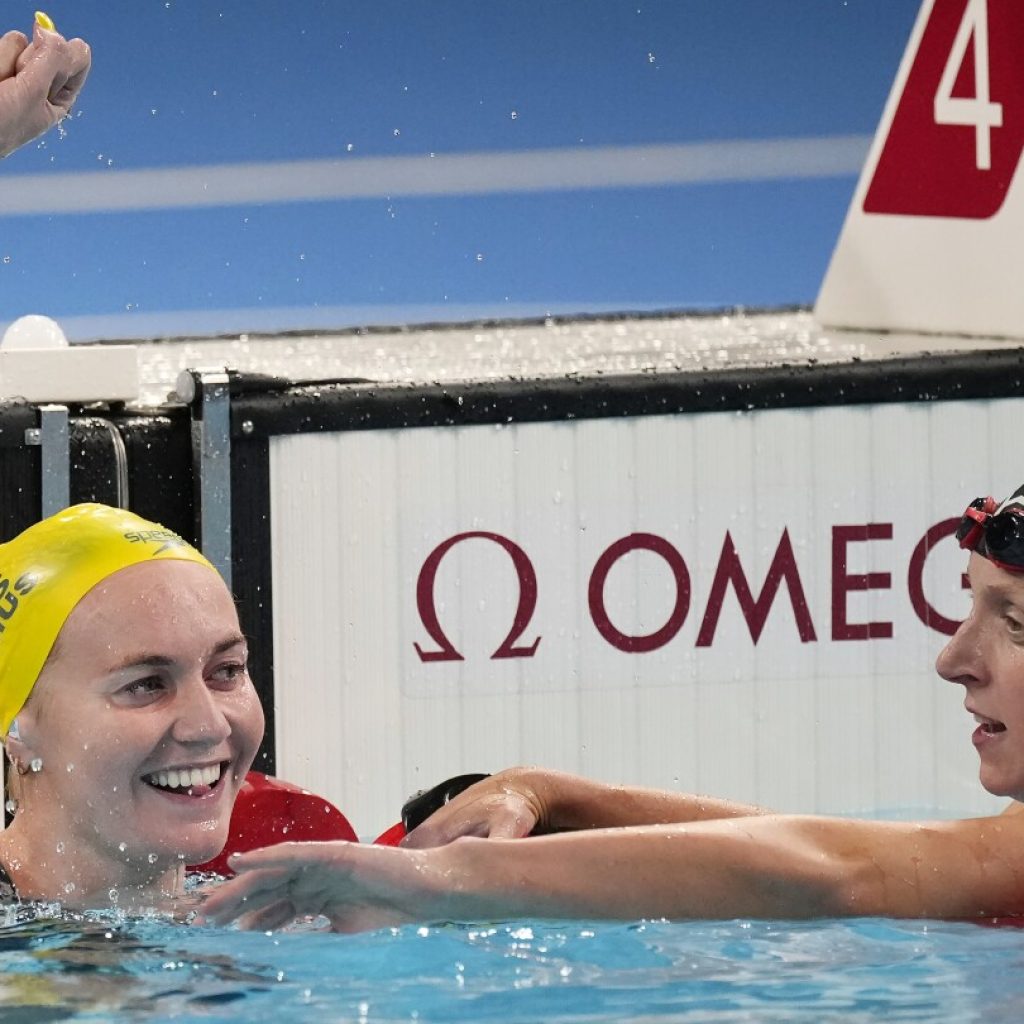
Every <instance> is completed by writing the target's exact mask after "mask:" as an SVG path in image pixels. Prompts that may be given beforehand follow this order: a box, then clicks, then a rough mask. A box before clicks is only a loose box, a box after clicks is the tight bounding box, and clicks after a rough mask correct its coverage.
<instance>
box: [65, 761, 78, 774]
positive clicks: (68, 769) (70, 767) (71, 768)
mask: <svg viewBox="0 0 1024 1024" xmlns="http://www.w3.org/2000/svg"><path fill="white" fill-rule="evenodd" d="M64 767H65V769H66V770H67V771H68V772H73V771H74V770H75V766H74V764H72V763H71V762H70V761H68V763H67V764H66V765H65V766H64Z"/></svg>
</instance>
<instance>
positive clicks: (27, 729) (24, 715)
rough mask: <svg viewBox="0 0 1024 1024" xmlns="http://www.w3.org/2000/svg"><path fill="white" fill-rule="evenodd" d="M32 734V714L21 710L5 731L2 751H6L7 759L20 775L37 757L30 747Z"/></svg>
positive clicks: (33, 730) (33, 723)
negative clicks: (5, 736)
mask: <svg viewBox="0 0 1024 1024" xmlns="http://www.w3.org/2000/svg"><path fill="white" fill-rule="evenodd" d="M34 733H35V722H34V721H33V719H32V713H31V712H29V711H25V710H22V711H21V712H20V713H19V714H18V716H17V717H16V718H15V719H14V721H13V722H11V727H10V729H8V731H7V739H6V740H4V749H5V750H6V751H7V757H8V759H9V760H10V762H11V764H13V765H14V766H15V767H16V768H17V769H18V771H19V773H21V774H23V773H24V772H25V771H26V770H27V769H28V766H29V764H31V763H32V761H33V760H34V759H36V758H37V757H38V754H37V753H36V750H35V748H34V747H33V745H32V736H33V735H34Z"/></svg>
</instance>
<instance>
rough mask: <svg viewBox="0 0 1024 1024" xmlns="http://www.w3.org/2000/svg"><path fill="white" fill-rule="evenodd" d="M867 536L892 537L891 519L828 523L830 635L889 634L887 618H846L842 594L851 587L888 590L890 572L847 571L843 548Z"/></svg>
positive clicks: (867, 636) (879, 636) (871, 636)
mask: <svg viewBox="0 0 1024 1024" xmlns="http://www.w3.org/2000/svg"><path fill="white" fill-rule="evenodd" d="M869 540H892V523H865V524H864V525H862V526H833V527H832V639H833V640H885V639H888V638H889V637H891V636H892V623H891V622H849V621H848V620H847V618H846V595H847V594H849V593H850V592H851V591H862V590H888V589H889V588H890V587H891V586H892V576H891V575H890V574H889V573H887V572H869V573H863V574H861V573H848V572H847V571H846V548H847V545H849V544H852V543H863V542H864V541H869Z"/></svg>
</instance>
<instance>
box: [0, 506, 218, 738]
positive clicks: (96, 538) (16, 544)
mask: <svg viewBox="0 0 1024 1024" xmlns="http://www.w3.org/2000/svg"><path fill="white" fill-rule="evenodd" d="M153 558H174V559H180V560H184V561H188V562H198V563H199V564H200V565H207V566H209V567H210V568H211V569H213V566H212V565H210V563H209V562H208V561H207V560H206V559H205V558H204V557H203V556H202V555H201V554H200V553H199V552H198V551H196V549H195V548H194V547H192V546H191V545H190V544H187V543H186V542H185V541H184V540H182V539H181V537H179V536H178V535H177V534H176V533H172V532H171V531H170V530H165V529H164V528H163V527H162V526H160V525H159V524H158V523H150V522H148V521H147V520H145V519H142V518H141V517H139V516H137V515H135V513H134V512H126V511H125V510H124V509H119V508H110V507H109V506H107V505H93V504H89V505H74V506H72V507H71V508H67V509H64V511H63V512H58V513H57V514H56V515H53V516H50V518H49V519H44V520H43V521H42V522H41V523H36V524H35V525H34V526H30V527H29V528H28V529H27V530H25V531H24V532H23V533H20V534H18V536H17V537H15V538H14V540H12V541H9V542H8V543H7V544H0V736H6V735H7V733H8V730H9V729H10V727H11V722H12V721H13V720H14V717H15V716H16V715H17V714H18V712H19V711H20V710H21V709H22V707H23V706H24V704H25V701H26V700H28V696H29V694H30V693H31V692H32V687H33V686H35V684H36V680H37V679H38V678H39V673H40V672H41V671H42V668H43V665H44V664H45V663H46V659H47V658H48V657H49V655H50V651H51V650H52V648H53V644H54V642H55V641H56V639H57V634H58V633H60V631H61V627H62V626H63V625H64V623H65V622H66V621H67V617H68V616H69V615H70V614H71V612H72V610H73V609H74V607H75V605H77V604H78V602H79V601H81V600H82V598H83V597H85V595H86V594H87V593H88V592H89V591H90V590H92V588H93V587H94V586H96V584H97V583H99V582H100V580H104V579H106V578H107V577H108V576H110V575H112V574H113V573H115V572H117V571H118V570H119V569H124V568H126V567H127V566H129V565H136V564H137V563H139V562H147V561H149V560H150V559H153ZM213 571H214V572H216V570H215V569H214V570H213Z"/></svg>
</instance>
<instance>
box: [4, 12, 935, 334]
mask: <svg viewBox="0 0 1024 1024" xmlns="http://www.w3.org/2000/svg"><path fill="white" fill-rule="evenodd" d="M917 7H918V3H917V0H773V2H771V3H764V2H762V0H633V2H630V3H626V2H623V0H546V2H537V0H515V2H513V0H487V2H485V0H436V2H433V3H422V2H413V0H408V2H405V3H399V2H393V0H372V2H365V3H349V2H341V0H312V2H309V3H306V4H304V5H296V4H292V3H283V2H282V3H267V2H252V0H250V2H246V3H243V2H240V0H217V2H213V0H73V2H72V0H61V2H57V3H54V6H53V7H52V8H50V9H49V13H50V14H51V15H52V17H53V18H54V20H55V21H56V23H57V26H58V28H59V29H60V30H61V31H62V32H64V33H65V34H66V35H81V36H83V37H84V38H86V39H87V40H88V41H89V42H90V44H91V45H92V47H93V54H94V66H93V72H92V75H91V77H90V80H89V82H88V84H87V86H86V90H85V92H84V94H83V97H82V99H81V101H80V104H79V107H78V109H77V113H76V115H75V116H74V117H73V118H72V119H70V120H69V121H68V122H67V123H66V130H65V131H63V132H61V133H60V134H58V133H51V134H50V135H48V136H47V137H45V139H44V140H42V141H40V142H39V143H38V144H35V145H33V146H30V147H28V148H26V149H24V150H22V151H20V152H19V153H16V154H14V155H13V156H11V157H10V158H8V159H7V160H6V161H4V162H3V164H2V165H0V326H2V324H3V323H4V322H6V321H9V320H11V319H13V318H14V317H16V316H20V315H22V314H24V313H29V312H43V313H47V314H49V315H52V316H55V317H57V318H59V319H61V320H62V321H64V322H65V323H66V324H67V326H68V327H69V333H70V334H72V336H76V337H103V336H106V337H115V336H133V335H153V334H163V333H203V332H207V331H212V332H216V331H244V330H261V329H281V328H302V327H317V326H320V327H324V326H344V325H347V324H353V323H355V324H358V323H382V322H388V323H396V322H404V321H409V320H413V321H415V320H425V319H445V320H459V319H464V318H468V317H476V316H498V317H502V316H520V315H539V314H542V313H544V312H545V311H552V312H568V311H575V312H586V311H598V310H605V309H616V310H627V309H668V308H688V307H706V306H716V305H733V304H746V305H778V304H788V303H808V302H811V301H813V298H814V296H815V294H816V291H817V288H818V285H819V283H820V280H821V277H822V274H823V273H824V269H825V266H826V264H827V260H828V257H829V254H830V252H831V247H832V245H833V243H834V241H835V238H836V235H837V233H838V230H839V227H840V224H841V222H842V218H843V215H844V213H845V209H846V205H847V203H848V201H849V197H850V194H851V191H852V188H853V185H854V183H855V180H856V170H857V167H858V166H859V161H860V159H861V157H862V156H863V154H864V151H865V150H866V146H867V142H868V139H869V137H870V135H871V133H872V132H873V131H874V128H875V125H876V122H877V120H878V117H879V114H880V112H881V109H882V105H883V103H884V101H885V97H886V95H887V93H888V90H889V87H890V85H891V81H892V78H893V76H894V74H895V71H896V68H897V65H898V63H899V58H900V56H901V54H902V51H903V48H904V46H905V44H906V40H907V37H908V35H909V32H910V29H911V26H912V23H913V20H914V16H915V14H916V11H917ZM31 16H32V11H31V10H30V9H28V8H26V9H24V10H22V9H21V8H19V7H16V6H15V5H12V4H5V5H3V18H4V20H5V21H6V25H5V26H3V27H5V28H6V27H21V28H25V29H27V28H28V27H29V24H30V20H31ZM737 140H746V141H747V142H748V143H750V144H751V145H749V146H748V147H746V148H745V149H743V150H742V153H741V154H740V155H739V156H737V155H736V152H735V148H734V147H733V148H731V147H732V144H733V143H734V142H735V141H737ZM780 140H781V141H780ZM792 140H804V141H805V142H807V143H810V144H811V148H810V149H807V148H806V147H803V148H802V147H801V146H800V145H799V144H797V143H794V142H793V141H792ZM652 146H653V147H663V148H661V149H658V150H650V149H649V147H652ZM794 147H795V148H794ZM567 151H569V152H567ZM655 152H657V153H660V154H662V156H666V158H667V159H669V161H670V162H671V163H673V166H675V167H676V168H677V172H673V173H675V174H676V179H678V180H669V181H667V182H666V180H664V179H661V180H659V179H658V176H657V175H655V180H654V181H653V182H652V181H649V180H647V178H646V173H645V171H644V168H645V167H646V166H648V164H649V162H650V159H651V154H652V153H655ZM780 153H782V156H783V159H782V163H781V164H780V163H779V154H780ZM430 154H433V155H434V156H433V159H434V160H436V161H438V164H437V166H438V167H439V168H440V171H439V174H438V180H437V181H436V182H434V184H433V185H432V186H431V188H430V189H429V190H428V191H427V194H418V192H417V188H418V183H419V182H420V180H421V179H422V173H421V169H422V165H421V164H419V163H417V162H416V161H415V160H412V161H411V162H410V160H411V158H415V157H423V158H430ZM487 154H492V155H496V156H497V157H498V161H497V163H494V162H488V161H486V160H484V159H482V158H481V157H482V156H486V155H487ZM453 155H466V159H465V161H463V162H461V163H459V164H458V169H456V168H455V164H453V163H446V162H445V160H446V159H447V158H448V157H451V156H453ZM577 158H578V159H577ZM694 161H696V162H697V164H696V165H695V164H694ZM577 165H578V166H584V165H585V166H587V167H589V168H591V169H592V170H593V175H592V177H593V179H594V180H588V181H585V182H580V181H577V180H576V179H575V177H574V175H575V174H576V170H577ZM613 165H614V166H617V167H619V168H620V170H619V171H617V172H616V173H615V174H610V175H606V174H605V170H606V169H607V168H609V167H612V166H613ZM697 165H699V166H698V170H697V171H696V172H695V171H694V170H693V167H694V166H697ZM679 167H682V168H683V170H682V172H678V168H679ZM622 168H625V170H622ZM155 169H163V170H170V171H172V172H173V173H171V174H170V175H168V176H166V177H159V178H157V177H152V176H149V177H147V176H146V175H141V176H140V175H138V174H137V173H134V172H139V171H151V170H155ZM197 169H198V170H197ZM320 170H322V171H323V173H324V176H325V178H326V179H327V180H329V181H330V182H332V183H333V184H331V185H329V187H328V188H327V194H325V195H320V197H319V198H311V197H310V196H309V195H308V194H307V193H308V188H307V186H306V183H307V181H308V180H309V179H310V177H311V176H314V175H315V174H317V173H318V171H320ZM392 172H394V173H393V176H392ZM207 173H209V174H211V175H213V174H214V173H215V175H216V180H217V181H218V182H219V183H220V184H219V186H218V187H217V188H214V182H213V178H211V181H210V183H207V182H206V181H205V179H204V178H203V175H205V174H207ZM603 175H604V177H603ZM668 177H669V178H670V179H671V178H672V174H670V175H669V176H668ZM522 180H529V181H530V182H532V184H529V185H523V184H522V183H521V182H522ZM225 182H226V183H227V184H226V185H225ZM232 183H237V186H238V189H239V195H233V194H232ZM40 186H42V191H41V190H40ZM104 188H105V189H107V192H106V193H104V194H105V195H107V196H108V198H107V199H104V200H97V199H96V198H95V195H96V190H97V189H100V190H101V191H102V189H104ZM210 189H212V190H213V191H212V192H210V191H209V190H210ZM218 189H219V191H218ZM243 189H248V191H247V192H245V194H244V195H243V194H242V192H243ZM211 195H214V198H213V199H212V200H211V198H210V196H211ZM40 196H43V197H44V198H43V199H42V200H40V198H39V197H40ZM111 196H112V197H113V198H110V197H111Z"/></svg>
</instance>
